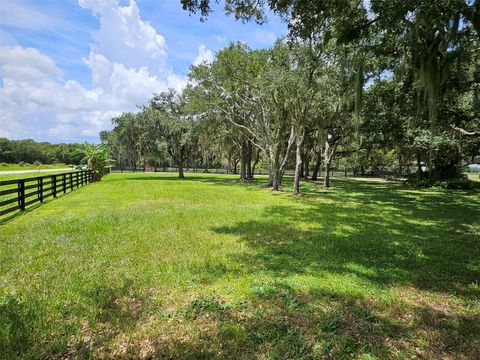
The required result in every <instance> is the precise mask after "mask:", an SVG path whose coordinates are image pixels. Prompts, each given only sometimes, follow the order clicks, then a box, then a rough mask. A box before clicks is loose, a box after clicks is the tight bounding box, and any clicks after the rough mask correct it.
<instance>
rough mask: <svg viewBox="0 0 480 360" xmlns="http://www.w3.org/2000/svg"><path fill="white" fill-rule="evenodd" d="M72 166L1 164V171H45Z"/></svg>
mask: <svg viewBox="0 0 480 360" xmlns="http://www.w3.org/2000/svg"><path fill="white" fill-rule="evenodd" d="M71 166H72V165H66V164H39V165H35V164H7V163H1V164H0V171H12V170H43V169H66V168H68V167H71Z"/></svg>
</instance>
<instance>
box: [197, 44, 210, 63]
mask: <svg viewBox="0 0 480 360" xmlns="http://www.w3.org/2000/svg"><path fill="white" fill-rule="evenodd" d="M212 61H213V53H212V51H211V50H209V49H207V47H206V46H205V45H203V44H202V45H200V46H199V47H198V55H197V57H196V58H195V60H193V65H200V64H201V63H203V62H207V63H211V62H212Z"/></svg>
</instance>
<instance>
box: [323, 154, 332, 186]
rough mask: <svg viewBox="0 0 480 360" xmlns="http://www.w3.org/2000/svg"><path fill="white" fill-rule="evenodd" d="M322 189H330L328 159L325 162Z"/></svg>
mask: <svg viewBox="0 0 480 360" xmlns="http://www.w3.org/2000/svg"><path fill="white" fill-rule="evenodd" d="M323 187H326V188H328V187H330V159H328V160H325V177H324V178H323Z"/></svg>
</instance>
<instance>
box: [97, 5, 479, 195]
mask: <svg viewBox="0 0 480 360" xmlns="http://www.w3.org/2000/svg"><path fill="white" fill-rule="evenodd" d="M182 3H183V6H184V8H185V9H187V10H189V11H191V12H200V13H201V15H202V16H203V17H204V19H205V17H208V13H209V12H210V11H211V9H210V7H209V2H208V1H193V0H183V1H182ZM265 7H269V8H270V9H271V10H272V11H273V12H275V13H277V14H280V15H281V16H282V17H283V18H284V19H285V20H286V21H287V22H288V24H289V31H290V32H289V35H288V37H286V38H284V39H279V40H278V41H277V42H276V44H275V46H274V47H273V48H271V49H264V50H252V49H250V48H249V47H248V45H247V44H245V43H231V44H230V45H229V46H227V47H226V48H225V49H223V50H221V51H219V52H218V53H217V54H216V57H215V60H214V61H213V62H212V63H206V62H204V63H203V64H200V65H198V66H192V67H191V69H190V73H189V79H190V82H189V85H188V86H187V87H186V88H185V89H184V90H183V91H182V92H175V91H173V90H168V91H165V92H161V93H158V94H156V95H155V96H154V97H153V98H152V99H151V100H150V102H149V103H148V104H144V105H143V106H141V110H140V111H139V112H138V113H135V114H134V113H124V114H123V115H121V116H119V117H116V118H115V119H113V124H114V128H113V130H112V131H110V132H103V133H102V134H101V139H102V141H103V142H105V143H107V144H108V145H109V146H110V148H111V150H112V154H113V157H114V158H115V159H116V161H117V165H118V166H120V167H122V166H129V167H133V168H136V167H139V166H142V164H143V165H145V164H147V165H150V166H154V167H161V166H167V165H168V164H170V165H173V166H176V167H178V168H179V177H180V178H183V177H184V174H183V168H184V167H185V166H186V165H188V166H195V167H200V166H203V167H204V168H205V169H207V168H208V167H211V166H213V167H215V166H216V164H217V165H218V164H223V166H224V167H230V168H236V166H237V163H239V168H240V179H241V180H242V181H248V180H249V179H252V178H253V175H254V171H255V168H256V167H257V166H259V165H260V166H263V167H265V168H268V170H269V173H270V180H269V185H270V186H271V187H272V188H273V189H274V190H277V189H279V187H280V186H281V185H282V180H283V174H284V171H285V169H286V168H287V167H290V168H293V167H294V168H295V181H294V187H293V191H294V192H295V193H298V192H300V187H299V182H300V178H302V177H303V178H305V179H308V178H312V179H316V178H317V176H318V171H319V169H320V167H321V166H323V168H324V169H325V170H326V171H325V174H327V176H325V178H324V186H325V187H328V186H329V178H328V173H329V172H328V169H329V168H330V167H331V166H332V164H333V163H335V164H336V165H337V167H347V166H348V168H353V169H354V171H355V172H356V173H358V174H365V173H368V172H374V171H375V170H376V169H378V168H388V169H395V170H396V172H397V173H398V174H399V175H407V176H408V175H412V174H413V173H415V176H411V179H410V181H411V182H413V183H417V184H420V185H432V184H436V183H438V182H442V183H443V184H447V186H449V185H450V184H455V186H457V185H459V184H460V186H463V185H465V186H467V184H468V181H467V180H466V178H465V177H463V175H462V172H463V171H464V168H465V166H467V165H468V164H472V163H479V162H480V136H479V135H480V47H479V46H480V43H479V34H480V24H479V19H480V16H479V13H480V11H479V5H478V2H475V3H471V2H468V1H467V2H466V1H435V2H431V1H409V2H405V1H374V0H372V1H371V4H370V8H368V9H367V8H366V7H365V4H364V2H361V1H354V2H350V1H347V2H338V1H302V2H298V1H293V0H292V1H282V2H277V1H273V0H272V1H261V0H257V1H255V0H243V1H227V2H226V7H225V9H226V11H227V13H233V14H235V16H236V17H237V18H239V19H242V20H245V21H249V20H255V21H257V22H263V21H265V13H264V10H262V9H265ZM462 184H463V185H462Z"/></svg>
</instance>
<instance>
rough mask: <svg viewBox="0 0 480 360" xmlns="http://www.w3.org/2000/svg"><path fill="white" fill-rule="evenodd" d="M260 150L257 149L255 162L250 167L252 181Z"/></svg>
mask: <svg viewBox="0 0 480 360" xmlns="http://www.w3.org/2000/svg"><path fill="white" fill-rule="evenodd" d="M260 151H261V150H260V149H258V151H257V156H256V157H255V162H254V163H253V165H252V177H251V178H250V179H251V180H253V178H254V176H255V168H256V167H257V164H258V162H259V161H260Z"/></svg>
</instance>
